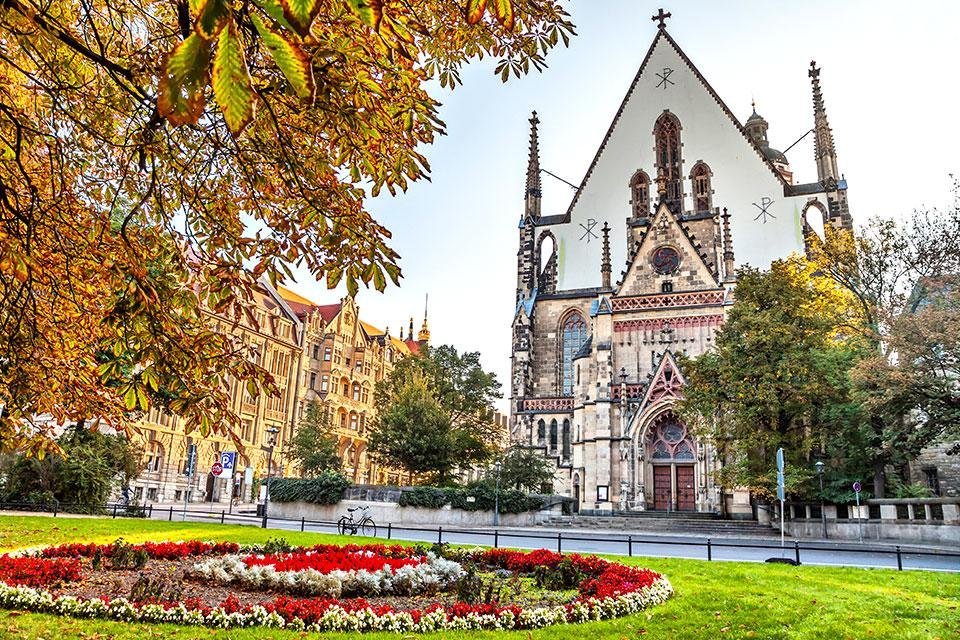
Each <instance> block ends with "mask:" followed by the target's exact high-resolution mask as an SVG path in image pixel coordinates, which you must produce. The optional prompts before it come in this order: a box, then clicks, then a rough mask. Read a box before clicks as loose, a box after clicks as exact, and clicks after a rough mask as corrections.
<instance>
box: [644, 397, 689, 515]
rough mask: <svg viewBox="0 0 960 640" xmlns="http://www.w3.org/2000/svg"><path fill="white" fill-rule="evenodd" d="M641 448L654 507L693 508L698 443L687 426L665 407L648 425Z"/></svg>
mask: <svg viewBox="0 0 960 640" xmlns="http://www.w3.org/2000/svg"><path fill="white" fill-rule="evenodd" d="M643 448H644V451H646V452H647V460H648V464H649V465H650V466H651V467H652V473H651V476H652V480H653V491H652V494H653V508H654V509H655V510H658V511H696V510H697V493H696V473H695V464H696V459H697V456H696V451H697V444H696V442H695V441H694V439H693V435H692V434H691V433H690V431H689V429H687V426H686V425H685V424H684V423H683V422H681V421H680V420H679V419H678V418H677V417H676V416H675V415H674V414H673V412H669V411H668V412H666V413H664V414H662V415H661V416H660V417H658V418H657V419H656V421H655V422H654V423H653V424H651V425H650V426H649V427H648V429H647V433H646V436H645V437H644V442H643Z"/></svg>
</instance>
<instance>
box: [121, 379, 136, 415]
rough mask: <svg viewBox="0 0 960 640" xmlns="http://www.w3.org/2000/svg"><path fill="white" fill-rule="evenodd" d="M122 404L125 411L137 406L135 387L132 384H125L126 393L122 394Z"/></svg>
mask: <svg viewBox="0 0 960 640" xmlns="http://www.w3.org/2000/svg"><path fill="white" fill-rule="evenodd" d="M123 406H124V407H126V408H127V411H133V410H134V409H136V408H137V387H136V385H134V384H130V385H128V386H127V391H126V393H124V394H123Z"/></svg>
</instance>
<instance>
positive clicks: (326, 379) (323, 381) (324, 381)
mask: <svg viewBox="0 0 960 640" xmlns="http://www.w3.org/2000/svg"><path fill="white" fill-rule="evenodd" d="M329 388H330V376H323V377H322V378H320V392H321V393H326V392H327V390H328V389H329Z"/></svg>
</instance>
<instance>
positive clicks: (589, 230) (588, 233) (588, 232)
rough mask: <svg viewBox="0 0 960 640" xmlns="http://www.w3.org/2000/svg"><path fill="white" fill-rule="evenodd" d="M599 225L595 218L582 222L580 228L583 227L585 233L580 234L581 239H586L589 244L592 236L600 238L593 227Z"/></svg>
mask: <svg viewBox="0 0 960 640" xmlns="http://www.w3.org/2000/svg"><path fill="white" fill-rule="evenodd" d="M595 226H597V221H596V220H594V219H593V218H588V219H587V224H583V223H582V222H581V223H580V228H581V229H583V235H582V236H580V239H581V240H584V239H585V240H586V241H587V244H590V238H599V237H600V236H598V235H597V234H596V232H595V231H594V230H593V228H594V227H595Z"/></svg>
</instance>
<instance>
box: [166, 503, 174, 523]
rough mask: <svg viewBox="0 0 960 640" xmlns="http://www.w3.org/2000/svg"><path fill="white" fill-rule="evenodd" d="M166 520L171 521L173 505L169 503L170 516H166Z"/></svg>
mask: <svg viewBox="0 0 960 640" xmlns="http://www.w3.org/2000/svg"><path fill="white" fill-rule="evenodd" d="M167 520H169V521H170V522H173V505H170V517H168V518H167Z"/></svg>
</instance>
